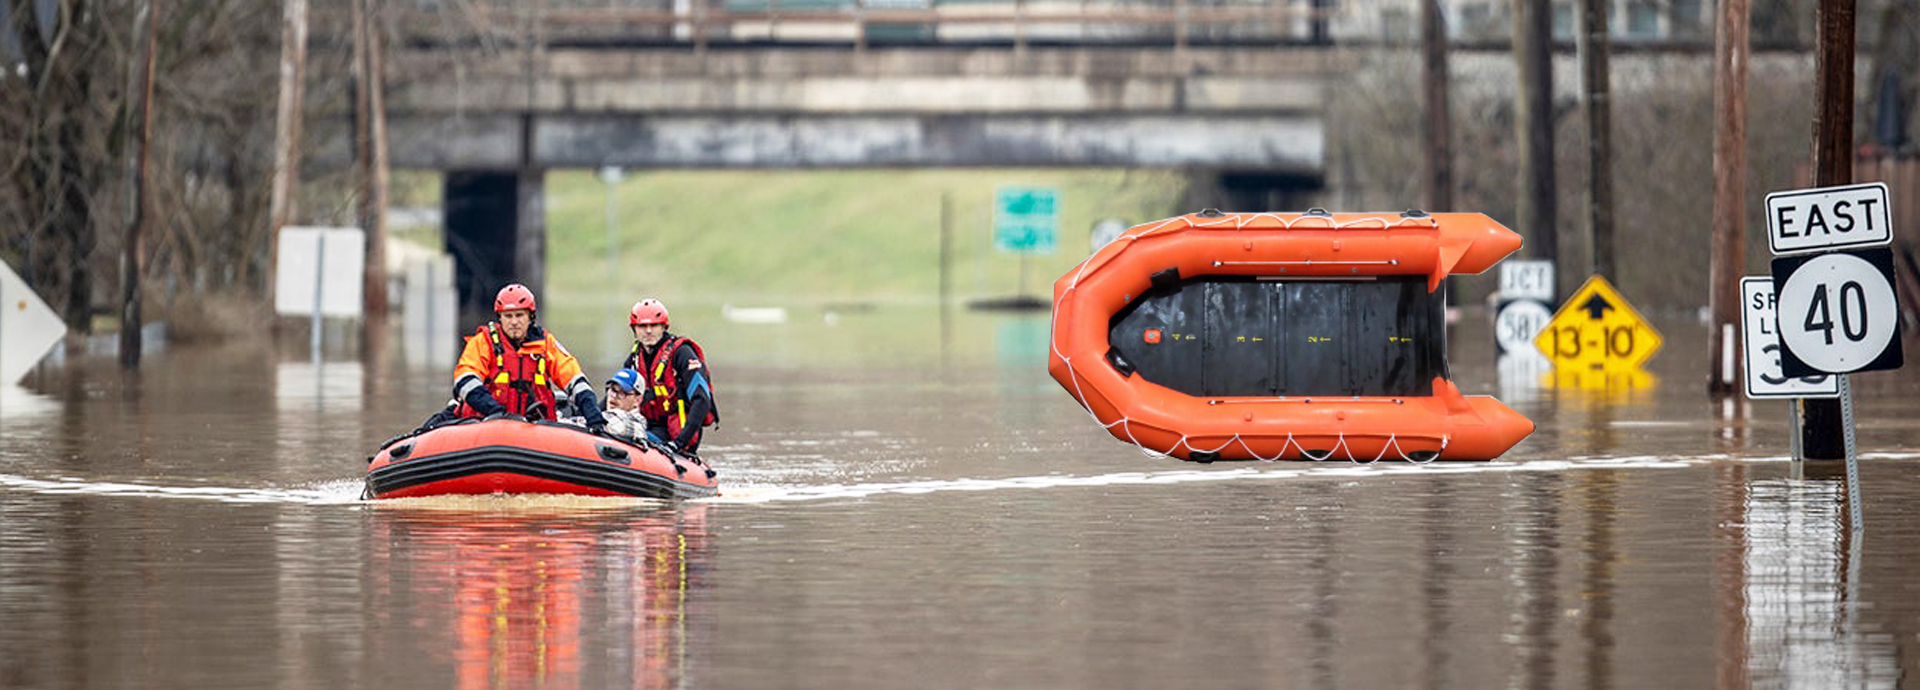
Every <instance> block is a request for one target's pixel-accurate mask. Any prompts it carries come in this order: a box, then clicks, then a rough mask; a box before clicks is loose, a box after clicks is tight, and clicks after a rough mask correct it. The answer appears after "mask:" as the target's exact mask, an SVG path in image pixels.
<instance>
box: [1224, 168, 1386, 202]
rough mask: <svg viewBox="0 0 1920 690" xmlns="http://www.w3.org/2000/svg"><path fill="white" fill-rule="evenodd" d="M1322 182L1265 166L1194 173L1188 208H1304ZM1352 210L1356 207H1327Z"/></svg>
mask: <svg viewBox="0 0 1920 690" xmlns="http://www.w3.org/2000/svg"><path fill="white" fill-rule="evenodd" d="M1324 186H1325V183H1324V181H1322V180H1321V179H1320V177H1319V176H1315V175H1301V174H1291V173H1281V172H1273V171H1266V170H1235V171H1216V172H1200V173H1196V174H1195V175H1194V177H1193V181H1192V182H1191V184H1190V186H1189V187H1188V191H1187V196H1188V203H1187V206H1188V207H1189V209H1188V210H1191V211H1198V210H1200V209H1203V208H1217V209H1220V210H1222V211H1226V212H1229V213H1260V212H1267V211H1273V212H1280V213H1292V212H1299V211H1305V210H1307V208H1308V207H1309V206H1311V205H1313V204H1314V199H1315V198H1316V197H1315V195H1316V194H1318V193H1319V191H1320V190H1321V188H1322V187H1324ZM1330 210H1337V211H1352V210H1358V209H1330Z"/></svg>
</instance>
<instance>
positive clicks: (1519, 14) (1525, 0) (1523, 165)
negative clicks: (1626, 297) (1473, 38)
mask: <svg viewBox="0 0 1920 690" xmlns="http://www.w3.org/2000/svg"><path fill="white" fill-rule="evenodd" d="M1549 9H1550V8H1549V7H1548V0H1515V1H1514V3H1513V58H1514V62H1515V66H1516V67H1517V68H1518V69H1517V73H1518V75H1519V78H1520V84H1519V87H1520V88H1519V99H1518V102H1517V103H1516V104H1515V108H1514V110H1515V112H1516V113H1517V117H1515V118H1514V124H1515V125H1516V127H1517V128H1518V129H1519V135H1520V136H1519V140H1520V180H1519V184H1520V204H1519V205H1520V208H1519V217H1520V227H1521V231H1522V232H1523V233H1525V235H1526V236H1527V238H1528V239H1530V240H1532V241H1533V243H1534V246H1535V248H1536V249H1535V252H1534V256H1536V257H1538V258H1541V259H1546V260H1548V261H1552V262H1553V263H1554V266H1555V267H1556V268H1559V269H1561V270H1556V271H1554V274H1555V276H1557V278H1558V282H1559V283H1560V285H1556V286H1555V289H1554V291H1555V293H1556V294H1562V295H1564V294H1567V292H1568V290H1566V289H1563V288H1562V286H1565V285H1569V284H1570V283H1569V281H1570V280H1571V279H1572V278H1573V277H1574V276H1573V273H1574V271H1568V270H1565V267H1562V266H1560V237H1559V232H1560V229H1559V227H1558V224H1557V223H1556V222H1555V209H1554V198H1553V194H1554V181H1553V52H1552V47H1553V46H1552V39H1553V33H1552V32H1553V26H1552V21H1551V13H1550V11H1549Z"/></svg>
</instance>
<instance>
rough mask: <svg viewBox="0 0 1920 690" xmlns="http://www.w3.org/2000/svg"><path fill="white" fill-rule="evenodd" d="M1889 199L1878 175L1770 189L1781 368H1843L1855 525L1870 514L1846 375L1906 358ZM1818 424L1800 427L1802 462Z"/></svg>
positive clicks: (1797, 452) (1783, 371)
mask: <svg viewBox="0 0 1920 690" xmlns="http://www.w3.org/2000/svg"><path fill="white" fill-rule="evenodd" d="M1889 205H1890V204H1889V203H1888V200H1887V187H1886V185H1884V184H1881V183H1877V182H1876V183H1871V184H1858V185H1842V186H1836V187H1822V188H1815V189H1798V190H1790V191H1783V192H1775V193H1773V194H1769V195H1767V245H1768V246H1769V247H1771V248H1772V249H1773V252H1774V254H1775V255H1776V257H1777V258H1775V259H1774V260H1773V281H1772V282H1773V286H1772V288H1773V292H1774V294H1775V295H1776V299H1775V303H1774V307H1775V310H1776V314H1777V316H1776V318H1775V330H1774V332H1775V333H1776V334H1777V336H1778V339H1779V353H1780V358H1779V360H1778V361H1779V365H1780V375H1781V376H1782V377H1808V379H1803V380H1810V378H1811V377H1816V376H1819V375H1822V374H1836V376H1834V377H1833V378H1834V379H1835V393H1836V395H1837V396H1838V397H1839V403H1840V405H1839V406H1840V429H1839V435H1840V437H1841V439H1840V440H1841V446H1842V448H1843V449H1844V450H1843V455H1844V457H1845V459H1846V463H1847V467H1846V469H1847V504H1848V507H1849V510H1850V512H1849V514H1848V515H1849V517H1850V518H1851V523H1850V524H1852V525H1853V528H1854V529H1855V530H1859V529H1861V528H1862V527H1863V525H1864V523H1862V522H1861V514H1860V512H1861V506H1860V468H1859V451H1858V449H1857V448H1856V447H1855V444H1854V422H1853V386H1852V382H1851V381H1849V380H1848V377H1847V374H1849V373H1852V372H1859V371H1879V370H1886V369H1898V368H1900V366H1901V365H1902V364H1904V363H1905V362H1904V361H1903V360H1902V358H1901V353H1900V308H1899V298H1898V294H1897V293H1896V292H1895V291H1894V288H1893V284H1894V283H1893V257H1892V253H1891V252H1890V251H1889V250H1887V249H1885V248H1884V246H1885V245H1886V244H1888V243H1889V242H1890V241H1891V240H1892V236H1893V223H1892V218H1891V217H1892V212H1891V210H1890V209H1889V208H1888V207H1889ZM1861 247H1876V248H1874V249H1866V250H1861V249H1858V248H1861ZM1837 250H1847V251H1837ZM1801 397H1805V396H1801ZM1801 405H1802V403H1801V401H1800V398H1799V397H1796V398H1795V400H1794V407H1795V410H1794V422H1795V425H1796V427H1798V426H1799V423H1800V422H1801V420H1802V416H1801V414H1800V412H1801V410H1800V409H1799V408H1800V406H1801ZM1810 431H1811V432H1818V431H1820V430H1819V429H1801V428H1795V429H1794V441H1795V443H1794V457H1793V459H1794V461H1795V462H1796V463H1798V462H1800V461H1802V460H1804V459H1805V452H1806V447H1805V445H1806V439H1803V438H1802V435H1803V434H1804V433H1806V432H1810ZM1829 438H1830V437H1829Z"/></svg>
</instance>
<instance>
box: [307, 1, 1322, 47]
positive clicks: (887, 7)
mask: <svg viewBox="0 0 1920 690" xmlns="http://www.w3.org/2000/svg"><path fill="white" fill-rule="evenodd" d="M616 3H618V4H616ZM676 5H677V6H676ZM1342 11H1343V8H1342V6H1341V5H1340V0H1305V1H1304V2H1302V0H1261V1H1255V2H1245V1H1242V2H1221V1H1220V0H1144V1H1142V0H1132V1H1124V2H1113V1H1111V0H1109V1H1105V2H1091V1H1089V2H1043V1H1032V2H1029V1H1028V0H971V1H960V2H952V1H942V0H681V1H680V2H678V3H675V2H673V0H645V1H643V2H633V3H625V2H618V0H598V1H597V2H595V1H576V2H565V1H564V0H561V1H555V2H549V3H545V4H530V3H525V2H510V1H507V0H480V1H477V2H462V3H448V2H444V1H443V0H417V1H416V2H412V3H403V4H390V5H387V6H386V8H385V9H384V10H383V13H384V14H385V15H386V17H385V19H386V22H385V23H386V25H387V29H388V32H389V36H390V37H392V38H394V39H396V40H398V41H400V42H403V43H411V44H433V43H440V42H449V43H464V42H472V41H475V40H479V41H484V42H500V43H504V44H507V45H514V46H518V45H521V44H522V42H524V41H532V42H533V43H536V44H539V45H544V46H554V47H562V46H570V47H593V46H599V45H605V46H613V47H638V46H661V47H673V46H686V47H690V48H693V49H696V50H704V49H706V48H707V47H709V46H719V45H730V44H740V45H764V44H795V45H808V44H813V45H822V44H824V45H834V44H839V45H851V46H853V47H855V48H861V49H864V48H865V47H866V46H867V45H868V44H870V43H880V44H909V45H928V44H932V45H939V44H965V45H979V44H1004V45H1010V46H1012V47H1014V48H1015V49H1016V50H1022V49H1024V48H1025V47H1026V46H1027V45H1028V44H1030V43H1046V44H1073V45H1089V46H1092V45H1109V44H1112V45H1143V44H1144V45H1161V46H1169V45H1170V46H1173V47H1175V48H1183V47H1185V46H1188V45H1195V44H1199V45H1212V44H1308V43H1315V42H1324V41H1325V39H1326V36H1327V27H1326V24H1327V22H1328V21H1330V20H1331V19H1333V18H1334V17H1336V16H1337V15H1339V14H1340V13H1341V12H1342ZM333 15H338V16H333ZM314 19H315V20H316V21H315V23H316V25H318V26H321V27H324V26H326V25H328V24H331V23H333V22H335V21H337V22H338V23H339V24H338V25H339V26H341V27H345V26H346V14H345V12H334V11H330V10H316V11H315V17H314ZM322 30H324V29H322Z"/></svg>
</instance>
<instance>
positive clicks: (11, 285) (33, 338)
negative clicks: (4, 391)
mask: <svg viewBox="0 0 1920 690" xmlns="http://www.w3.org/2000/svg"><path fill="white" fill-rule="evenodd" d="M66 335H67V324H66V322H64V321H61V320H60V315H59V314H55V313H53V309H52V308H50V307H48V306H47V303H46V302H44V301H41V299H40V296H39V295H37V294H34V292H33V289H32V288H29V287H27V281H24V280H21V279H20V276H19V275H18V274H16V273H14V272H13V267H12V266H8V265H7V264H6V262H4V261H0V386H4V385H9V384H13V383H18V382H19V381H20V377H22V376H25V375H27V371H29V370H31V369H33V365H35V364H39V363H40V358H42V357H45V356H47V352H48V351H50V350H52V349H53V346H54V344H55V343H58V342H60V339H61V338H64V337H66Z"/></svg>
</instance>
